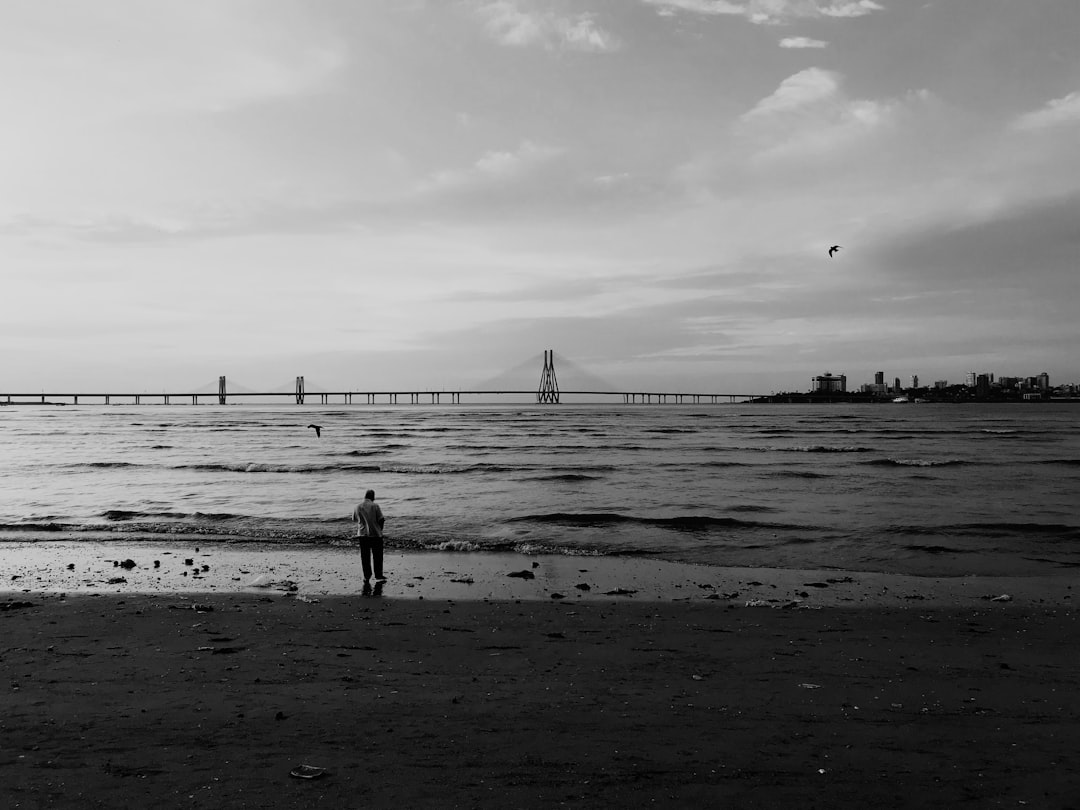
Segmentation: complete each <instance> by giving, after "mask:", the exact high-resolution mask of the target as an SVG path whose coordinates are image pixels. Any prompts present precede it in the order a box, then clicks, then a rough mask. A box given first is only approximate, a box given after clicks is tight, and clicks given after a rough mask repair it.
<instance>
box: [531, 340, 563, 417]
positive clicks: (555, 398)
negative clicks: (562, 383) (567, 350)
mask: <svg viewBox="0 0 1080 810" xmlns="http://www.w3.org/2000/svg"><path fill="white" fill-rule="evenodd" d="M536 401H537V402H538V403H541V404H543V403H547V404H551V405H558V404H559V382H558V380H556V379H555V350H554V349H546V350H545V351H544V370H543V371H541V372H540V387H539V389H537V391H536Z"/></svg>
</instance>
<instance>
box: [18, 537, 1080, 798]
mask: <svg viewBox="0 0 1080 810" xmlns="http://www.w3.org/2000/svg"><path fill="white" fill-rule="evenodd" d="M49 545H54V548H52V549H51V550H50V549H43V548H39V549H38V551H37V552H35V553H38V554H43V555H47V554H50V553H52V552H53V551H56V552H57V554H58V556H57V557H56V558H55V559H53V561H52V562H53V563H58V564H59V563H62V564H60V565H59V568H58V569H55V570H54V568H49V567H47V566H46V567H38V566H43V565H46V562H45V561H46V557H39V558H33V555H30V556H28V554H29V552H26V551H25V549H18V548H13V547H12V546H8V545H6V544H5V548H4V556H3V560H4V562H3V564H2V565H0V575H2V576H3V582H5V583H7V587H8V588H9V589H10V590H9V592H8V593H6V594H3V595H2V596H0V608H2V609H0V694H2V695H3V705H2V707H0V808H88V807H102V808H105V807H108V808H115V807H128V808H136V807H140V808H141V807H149V806H153V807H155V808H161V810H165V808H173V807H185V808H188V807H193V806H200V807H215V808H216V807H227V808H244V807H251V808H267V807H298V808H304V807H333V808H353V807H410V808H411V807H448V808H450V807H463V808H468V807H499V808H514V807H521V808H542V807H543V808H546V807H559V806H579V807H589V808H595V807H646V806H664V807H728V806H731V807H740V808H787V807H797V808H863V807H874V806H877V807H882V808H906V807H911V808H927V807H933V808H965V807H970V808H987V807H1025V806H1026V807H1036V808H1068V807H1080V776H1078V775H1077V772H1076V771H1075V770H1074V758H1075V751H1076V750H1077V748H1078V743H1080V722H1078V719H1080V717H1078V715H1080V701H1078V699H1080V672H1078V670H1077V661H1078V656H1077V653H1076V650H1075V639H1076V637H1077V631H1078V629H1080V628H1078V622H1077V611H1076V610H1075V609H1074V607H1073V606H1072V589H1071V585H1072V584H1074V583H1075V578H1074V577H1060V578H1049V579H1046V580H1039V581H1022V580H1018V579H1017V580H1002V581H987V580H974V581H969V580H967V579H966V578H965V579H964V580H941V581H939V580H923V579H921V578H910V579H905V578H897V577H884V576H881V575H869V574H857V575H850V576H851V579H850V580H849V581H845V580H846V575H837V574H836V572H832V573H829V572H774V571H756V572H747V571H732V570H730V569H699V568H695V567H693V566H688V567H678V566H675V567H668V566H662V565H657V564H656V563H653V562H650V561H640V560H595V559H571V560H569V561H567V558H558V559H550V558H535V559H532V558H525V557H520V556H517V557H511V558H508V559H502V558H497V557H493V556H492V555H450V560H446V559H443V558H442V557H441V556H440V555H434V556H429V555H401V556H392V557H391V558H390V560H388V569H390V572H391V574H392V577H391V580H390V582H389V583H388V584H387V585H386V586H384V588H383V590H382V594H381V595H379V596H377V595H374V594H372V595H369V596H365V595H363V594H362V593H356V590H357V587H356V586H357V583H356V582H353V581H352V580H353V579H354V578H352V577H347V576H346V577H343V579H345V580H349V585H348V587H349V588H351V590H348V589H345V588H337V587H334V586H333V583H331V582H329V581H328V579H329V577H328V576H327V575H326V572H327V571H329V570H331V569H333V568H334V567H335V566H334V564H335V563H336V562H340V560H334V559H329V561H327V559H328V558H326V557H324V558H323V560H322V562H318V563H314V562H308V563H306V564H301V563H299V562H283V560H284V559H285V557H287V556H288V555H289V554H291V553H292V552H286V551H278V552H274V551H265V552H263V551H260V552H254V551H251V550H247V551H243V552H240V553H241V554H243V555H244V557H245V559H243V560H242V561H240V562H237V563H236V564H237V566H244V567H243V569H242V570H244V571H247V572H248V573H247V574H243V575H241V579H239V580H235V579H233V577H234V576H237V575H238V574H237V572H238V571H239V570H241V569H240V568H237V569H236V570H235V571H234V569H233V568H232V564H233V563H232V562H231V561H230V560H231V558H229V557H228V554H229V553H232V552H233V551H235V549H223V548H205V547H201V548H200V551H199V552H198V554H208V555H210V556H209V557H207V558H206V559H207V560H209V562H205V561H200V562H199V570H200V572H201V573H200V577H199V578H200V579H203V580H204V581H202V582H200V583H198V585H199V587H195V586H194V585H192V587H191V588H181V587H174V586H173V585H172V583H173V580H174V579H176V580H180V581H185V582H188V583H189V584H190V581H191V580H192V579H193V575H192V572H191V569H192V568H194V567H195V562H196V558H194V557H192V556H191V555H192V554H194V553H195V552H193V551H192V550H190V549H184V548H179V547H178V548H175V549H172V551H173V552H174V554H171V555H168V557H172V556H178V557H179V561H178V562H176V563H174V562H173V561H171V560H169V559H168V558H166V557H165V555H164V551H167V550H169V549H160V548H159V549H156V551H157V552H159V556H158V557H157V558H158V559H163V560H166V561H167V563H168V564H167V565H166V564H165V562H163V564H162V566H160V567H159V568H157V569H155V568H153V566H152V560H151V559H150V558H149V556H148V555H147V554H146V550H145V548H143V549H142V550H140V551H139V556H140V559H139V560H138V561H137V562H136V568H131V569H120V568H118V569H117V570H115V571H114V567H113V566H112V562H111V560H114V559H115V560H117V561H118V562H122V561H123V560H124V559H127V558H128V555H126V554H120V553H117V552H118V551H124V550H123V549H120V548H118V547H116V546H113V545H110V546H107V547H104V548H102V547H98V548H97V549H89V550H88V549H87V548H83V550H82V551H83V552H85V553H86V554H87V555H88V556H87V557H86V558H85V559H84V558H71V563H74V564H76V565H77V568H78V566H83V567H82V568H81V569H79V570H76V571H74V572H68V569H67V568H66V566H67V564H69V563H67V562H65V559H69V558H67V557H65V556H64V555H67V554H72V553H74V552H73V551H72V550H71V549H70V548H69V547H68V546H65V545H64V544H49ZM69 545H70V544H69ZM15 552H17V553H15ZM263 553H265V554H268V555H271V556H267V557H258V556H257V555H258V554H263ZM335 553H336V552H335ZM342 553H343V554H345V553H348V551H347V550H345V551H342ZM274 554H277V555H278V556H277V557H274V556H273V555H274ZM95 555H97V556H95ZM185 555H186V556H185ZM300 557H301V558H302V559H309V560H310V559H312V555H311V554H310V551H309V552H307V553H306V554H300ZM330 557H332V555H330ZM130 558H131V559H132V560H135V559H136V558H135V557H134V556H132V557H130ZM188 558H191V559H192V565H190V566H189V565H185V563H184V561H185V560H186V559H188ZM34 559H37V562H34ZM95 560H97V561H98V562H94V561H95ZM391 562H392V565H391V564H390V563H391ZM533 562H536V563H537V566H536V567H535V568H534V567H533V566H532V563H533ZM99 563H100V565H99ZM450 563H453V567H452V568H451V567H448V566H449V565H450ZM204 564H205V565H209V566H210V567H209V570H208V571H205V572H203V571H202V568H201V566H202V565H204ZM50 565H51V563H50ZM305 565H306V567H305ZM94 566H98V568H95V567H94ZM259 566H263V567H262V568H260V567H259ZM268 568H273V570H272V571H271V570H264V569H268ZM163 569H164V570H167V571H168V574H167V575H166V574H164V573H163ZM181 569H187V570H188V576H187V577H184V576H182V570H181ZM583 569H584V570H583ZM57 570H58V571H61V572H64V573H58V574H57V576H56V577H51V575H50V574H49V572H50V571H53V573H56V572H57ZM523 570H528V571H530V572H533V573H534V578H533V579H527V578H518V577H508V576H507V574H508V573H512V572H515V571H523ZM650 570H652V571H653V572H654V573H656V574H657V577H656V581H657V582H661V583H663V587H658V586H655V585H653V584H650V583H651V581H650V582H647V581H646V580H647V578H648V572H649V571H650ZM215 571H218V572H219V573H217V574H215V576H216V577H217V579H215V578H214V577H212V576H211V573H212V572H215ZM319 571H322V572H323V576H322V578H321V579H318V580H317V581H316V577H318V576H319V573H318V572H319ZM418 571H422V572H424V573H417V572H418ZM154 572H156V573H154ZM447 572H449V573H447ZM680 573H681V574H684V575H688V576H689V579H686V580H683V581H679V582H676V581H675V580H674V579H671V578H673V577H676V575H677V574H680ZM69 574H71V575H72V577H73V578H74V579H73V578H69V577H68V575H69ZM99 574H100V576H101V577H105V578H106V579H107V578H109V577H111V576H114V575H116V576H124V577H125V578H126V579H128V580H129V581H128V582H126V583H114V584H113V585H112V586H108V585H105V584H92V585H87V584H86V582H94V581H96V579H98V578H99ZM144 575H146V577H147V579H145V580H143V581H140V577H143V576H144ZM260 575H267V576H268V577H269V578H270V580H271V581H272V582H273V583H275V584H274V585H272V586H271V587H269V588H263V589H257V588H250V587H248V584H249V583H250V582H251V581H253V579H254V578H257V577H259V576H260ZM444 575H445V576H444ZM157 576H164V577H166V578H165V579H163V580H162V582H161V583H160V584H157V585H155V586H154V587H150V582H151V579H150V577H157ZM248 576H250V577H252V580H246V581H245V580H244V579H243V578H244V577H248ZM421 576H422V577H424V578H423V579H411V581H410V578H413V577H421ZM11 577H17V579H15V580H11ZM305 577H307V579H305ZM78 578H81V581H84V582H83V587H81V588H78V587H71V583H72V582H74V581H75V579H78ZM56 579H67V580H68V587H66V588H65V589H64V593H63V594H62V593H61V592H59V587H58V586H57V582H56V581H54V580H56ZM454 579H459V580H460V579H472V580H473V581H472V582H471V583H465V582H456V583H455V582H452V580H454ZM829 579H832V580H837V581H835V582H829V581H828V580H829ZM131 580H135V582H132V581H131ZM286 580H287V581H289V582H292V583H296V590H288V589H287V588H288V587H289V586H287V585H284V584H283V583H284V582H285V581H286ZM153 581H154V582H156V580H153ZM335 581H336V580H335ZM230 583H231V584H230ZM211 584H212V585H214V587H210V585H211ZM410 584H411V585H412V587H409V585H410ZM579 584H588V585H589V586H590V588H589V590H588V591H585V590H582V589H578V588H576V587H575V586H576V585H579ZM676 585H677V586H678V587H676ZM635 586H636V587H635ZM1004 587H1007V588H1008V591H1010V592H1009V596H1010V597H1011V598H1010V599H1008V600H1001V601H992V600H991V599H990V598H988V597H992V596H1001V595H1002V593H1003V591H1002V588H1004ZM125 588H126V590H125ZM505 588H509V589H510V590H509V591H507V590H505ZM117 589H120V592H116V590H117ZM457 589H461V594H460V595H459V594H458V590H457ZM451 590H453V591H454V594H453V598H449V597H448V591H451ZM619 590H622V591H624V592H625V591H635V593H632V594H626V593H623V594H617V593H615V594H608V595H605V592H606V591H619ZM554 594H559V595H561V596H562V597H563V598H553V595H554ZM803 594H805V596H803ZM421 597H422V598H421ZM769 600H772V601H769ZM301 764H308V765H312V766H316V767H318V768H321V769H324V773H323V775H322V776H320V777H318V778H315V779H310V780H305V779H299V778H295V777H292V776H290V770H291V769H293V768H294V767H295V766H298V765H301Z"/></svg>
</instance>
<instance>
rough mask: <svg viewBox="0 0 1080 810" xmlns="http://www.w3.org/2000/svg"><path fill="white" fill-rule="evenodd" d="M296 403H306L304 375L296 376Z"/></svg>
mask: <svg viewBox="0 0 1080 810" xmlns="http://www.w3.org/2000/svg"><path fill="white" fill-rule="evenodd" d="M296 404H297V405H303V404H304V378H303V377H297V378H296Z"/></svg>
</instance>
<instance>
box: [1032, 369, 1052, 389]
mask: <svg viewBox="0 0 1080 810" xmlns="http://www.w3.org/2000/svg"><path fill="white" fill-rule="evenodd" d="M1035 379H1036V380H1038V382H1039V390H1040V391H1049V390H1050V375H1049V374H1048V373H1047V372H1045V371H1044V372H1043V373H1042V374H1040V375H1039V376H1038V377H1036V378H1035Z"/></svg>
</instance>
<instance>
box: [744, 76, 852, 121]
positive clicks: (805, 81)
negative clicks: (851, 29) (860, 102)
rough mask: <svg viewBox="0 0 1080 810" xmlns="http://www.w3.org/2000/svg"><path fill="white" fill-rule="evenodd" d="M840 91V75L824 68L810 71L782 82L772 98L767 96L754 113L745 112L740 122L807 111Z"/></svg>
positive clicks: (754, 109)
mask: <svg viewBox="0 0 1080 810" xmlns="http://www.w3.org/2000/svg"><path fill="white" fill-rule="evenodd" d="M839 90H840V79H839V74H837V73H834V72H833V71H831V70H822V69H821V68H807V69H806V70H801V71H799V72H798V73H796V74H794V75H792V76H788V77H787V78H786V79H784V80H783V81H782V82H780V86H779V87H777V88H776V90H775V91H773V93H772V94H771V95H769V96H766V97H765V98H763V99H762V100H761V101H759V102H758V103H757V104H756V105H755V106H754V108H753V109H752V110H750V111H749V112H747V113H744V114H743V116H742V118H741V120H742V121H744V122H746V121H753V120H754V119H757V118H763V117H766V116H773V115H776V114H778V113H787V112H793V111H796V110H799V109H804V108H807V107H810V106H812V105H815V104H819V103H820V102H823V101H827V100H828V99H830V98H833V97H835V96H836V95H837V93H838V92H839Z"/></svg>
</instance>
